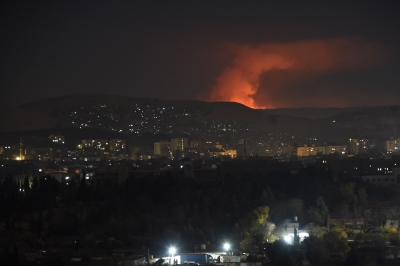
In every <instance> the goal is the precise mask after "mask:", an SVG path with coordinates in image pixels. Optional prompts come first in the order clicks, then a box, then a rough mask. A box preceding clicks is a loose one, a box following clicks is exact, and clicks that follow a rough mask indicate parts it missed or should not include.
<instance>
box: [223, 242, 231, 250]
mask: <svg viewBox="0 0 400 266" xmlns="http://www.w3.org/2000/svg"><path fill="white" fill-rule="evenodd" d="M230 248H231V245H229V243H225V244H224V249H225V250H226V251H229V249H230Z"/></svg>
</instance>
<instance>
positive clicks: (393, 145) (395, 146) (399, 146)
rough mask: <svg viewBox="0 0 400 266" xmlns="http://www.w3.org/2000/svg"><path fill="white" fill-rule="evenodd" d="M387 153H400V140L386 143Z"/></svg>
mask: <svg viewBox="0 0 400 266" xmlns="http://www.w3.org/2000/svg"><path fill="white" fill-rule="evenodd" d="M385 151H386V152H387V153H392V152H399V151H400V138H397V139H393V138H392V139H390V140H387V141H385Z"/></svg>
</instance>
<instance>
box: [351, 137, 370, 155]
mask: <svg viewBox="0 0 400 266" xmlns="http://www.w3.org/2000/svg"><path fill="white" fill-rule="evenodd" d="M368 150H369V141H368V139H350V140H349V154H354V155H356V154H360V153H367V152H368Z"/></svg>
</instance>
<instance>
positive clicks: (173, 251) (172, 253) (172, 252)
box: [169, 247, 176, 257]
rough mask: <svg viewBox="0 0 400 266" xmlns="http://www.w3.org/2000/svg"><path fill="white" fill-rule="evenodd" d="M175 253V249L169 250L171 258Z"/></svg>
mask: <svg viewBox="0 0 400 266" xmlns="http://www.w3.org/2000/svg"><path fill="white" fill-rule="evenodd" d="M175 252H176V248H174V247H172V248H170V249H169V253H171V256H172V257H173V256H174V254H175Z"/></svg>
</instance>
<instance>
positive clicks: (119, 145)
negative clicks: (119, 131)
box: [110, 139, 126, 151]
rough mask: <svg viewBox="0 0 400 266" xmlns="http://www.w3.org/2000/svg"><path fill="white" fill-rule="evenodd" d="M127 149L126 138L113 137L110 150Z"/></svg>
mask: <svg viewBox="0 0 400 266" xmlns="http://www.w3.org/2000/svg"><path fill="white" fill-rule="evenodd" d="M124 150H126V141H125V140H124V139H111V140H110V151H124Z"/></svg>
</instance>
